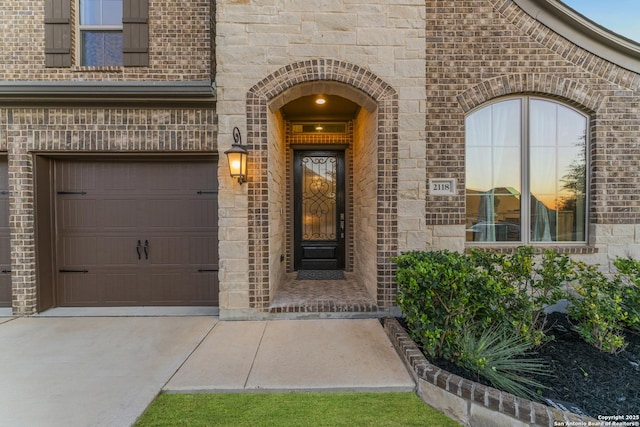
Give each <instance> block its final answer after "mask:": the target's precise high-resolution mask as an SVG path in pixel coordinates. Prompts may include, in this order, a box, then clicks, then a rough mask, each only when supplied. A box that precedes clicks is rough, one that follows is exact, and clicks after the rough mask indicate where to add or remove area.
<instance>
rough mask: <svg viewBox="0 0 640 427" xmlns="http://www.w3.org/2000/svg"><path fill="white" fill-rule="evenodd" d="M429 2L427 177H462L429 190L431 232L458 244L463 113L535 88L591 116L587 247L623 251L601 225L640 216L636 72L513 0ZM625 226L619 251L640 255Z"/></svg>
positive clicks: (638, 78)
mask: <svg viewBox="0 0 640 427" xmlns="http://www.w3.org/2000/svg"><path fill="white" fill-rule="evenodd" d="M426 8H427V13H426V15H427V20H426V22H427V27H426V28H427V29H426V51H427V57H428V61H427V73H426V75H427V82H426V88H427V95H426V100H427V115H426V120H427V128H426V129H427V138H426V149H427V165H426V178H427V180H428V179H429V178H436V177H450V178H456V180H457V183H458V189H457V195H456V196H427V198H426V202H427V203H426V209H427V213H426V221H427V224H429V228H430V230H431V231H430V233H433V234H434V235H438V234H439V235H449V236H450V237H454V236H456V235H458V236H459V237H458V243H456V242H455V238H454V240H452V241H449V243H447V244H448V245H450V246H453V247H456V248H458V249H460V248H461V247H462V246H463V244H464V235H463V234H460V231H461V230H462V231H463V229H462V228H461V227H460V225H461V224H463V223H464V220H465V202H464V188H465V180H464V178H465V177H464V167H465V151H464V147H465V139H464V116H465V114H466V113H468V112H469V111H470V110H471V109H473V108H474V107H477V106H479V105H481V104H483V103H484V102H488V101H490V100H492V99H495V98H497V97H500V96H505V95H510V94H539V95H542V96H549V97H552V98H556V99H559V100H562V101H564V102H568V103H569V104H571V105H573V106H574V107H576V108H579V109H581V110H582V111H583V112H585V113H587V114H588V115H589V116H590V118H591V128H590V138H591V142H590V145H589V151H590V152H589V155H590V160H591V169H590V215H589V217H590V222H591V224H592V227H591V232H592V234H591V244H592V245H595V247H597V248H598V249H600V251H604V252H607V251H616V250H617V251H618V252H620V251H621V250H622V249H621V248H620V247H618V248H617V249H615V248H612V247H611V245H610V243H611V242H608V241H607V240H608V239H607V238H606V237H604V236H603V235H602V233H601V230H602V228H601V226H600V225H601V224H611V225H616V224H637V223H638V222H640V221H639V220H640V198H639V197H638V196H637V185H638V170H639V167H640V144H638V138H639V137H640V91H639V85H640V76H639V75H638V74H635V73H633V72H631V71H628V70H625V69H623V68H621V67H619V66H617V65H614V64H611V63H609V62H607V61H605V60H603V59H601V58H599V57H597V56H595V55H593V54H591V53H589V52H587V51H585V50H584V49H581V48H579V47H577V46H575V45H573V44H572V43H571V42H569V41H568V40H566V39H564V38H562V37H560V36H559V35H557V34H555V33H553V32H552V31H550V30H549V29H548V28H546V27H545V26H544V25H542V24H540V23H539V22H537V21H536V20H534V19H533V18H532V17H530V16H529V15H528V14H526V13H525V12H524V11H522V10H521V9H520V8H519V7H518V6H517V5H516V4H515V3H514V2H513V1H512V0H473V1H455V2H453V1H451V2H442V1H427V2H426ZM614 228H615V227H614ZM626 232H627V233H631V235H627V239H626V240H627V243H625V244H624V246H625V250H626V251H627V252H629V251H630V253H631V254H636V255H640V249H639V248H640V247H639V246H638V244H639V243H640V236H639V235H638V233H637V229H634V228H633V227H632V229H631V230H630V229H629V228H626ZM619 233H624V232H622V231H620V232H619ZM432 244H433V246H434V247H439V246H440V245H441V243H438V241H437V239H436V241H434V242H432ZM592 258H593V257H592ZM593 259H596V258H593ZM597 260H598V261H602V260H603V258H602V257H600V258H597Z"/></svg>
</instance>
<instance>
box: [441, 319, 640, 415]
mask: <svg viewBox="0 0 640 427" xmlns="http://www.w3.org/2000/svg"><path fill="white" fill-rule="evenodd" d="M547 320H548V324H549V325H552V326H551V329H550V331H549V334H551V335H554V336H555V340H553V341H551V342H549V343H547V344H545V345H543V346H542V347H541V348H540V349H538V353H537V354H536V355H535V356H534V357H537V358H541V359H543V360H545V361H546V363H547V364H548V365H549V374H550V376H548V377H542V378H537V380H538V381H539V382H541V383H543V384H545V385H547V386H548V387H550V389H548V390H544V391H543V397H545V398H549V399H552V400H553V401H554V402H561V403H563V404H564V406H566V407H571V405H574V406H577V407H578V408H579V410H574V411H573V412H577V413H579V412H580V410H581V411H582V413H583V414H586V415H589V416H591V417H594V418H597V417H598V415H637V414H639V413H640V366H639V365H638V364H639V363H640V335H639V334H636V333H632V332H628V333H626V341H627V343H628V345H627V347H626V349H625V350H623V351H621V352H620V353H618V354H609V353H606V352H602V351H600V350H598V349H596V348H595V347H592V346H590V345H589V344H587V343H585V342H584V341H583V340H582V338H580V336H579V335H578V333H577V332H575V331H574V330H573V326H572V324H571V322H570V321H569V319H568V318H567V316H566V315H564V314H560V313H553V314H552V315H550V316H549V317H548V319H547ZM429 361H430V362H431V363H432V364H434V365H436V366H439V367H440V368H442V369H445V370H447V371H449V372H451V373H454V374H456V375H459V376H461V377H464V378H467V379H470V380H472V381H476V382H479V383H482V384H485V385H490V384H489V383H487V382H486V381H485V380H484V379H483V378H478V377H477V375H476V374H475V373H472V372H469V371H467V370H465V369H464V368H460V367H458V366H457V365H455V364H453V363H451V362H449V361H448V360H437V359H436V360H431V359H430V360H429ZM552 406H553V405H552Z"/></svg>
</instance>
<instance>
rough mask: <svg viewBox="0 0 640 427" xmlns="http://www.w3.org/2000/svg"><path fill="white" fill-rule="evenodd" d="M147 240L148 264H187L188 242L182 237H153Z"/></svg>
mask: <svg viewBox="0 0 640 427" xmlns="http://www.w3.org/2000/svg"><path fill="white" fill-rule="evenodd" d="M147 241H148V240H147ZM147 241H145V242H147ZM148 242H149V245H148V246H149V249H148V253H149V263H150V264H152V265H153V264H158V265H165V266H172V267H173V266H176V265H188V264H189V242H188V241H187V240H186V239H185V238H184V237H182V236H165V237H154V238H153V239H151V240H150V241H148ZM145 256H146V255H145Z"/></svg>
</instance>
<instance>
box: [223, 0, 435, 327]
mask: <svg viewBox="0 0 640 427" xmlns="http://www.w3.org/2000/svg"><path fill="white" fill-rule="evenodd" d="M424 11H425V5H424V2H423V1H419V0H409V1H405V2H402V3H398V4H389V3H388V2H385V1H374V2H370V1H366V2H365V1H362V0H356V1H351V0H348V1H347V0H331V1H328V2H323V3H322V5H318V4H315V3H313V2H308V1H305V0H293V1H287V2H284V3H283V2H278V1H275V0H257V1H252V2H245V1H241V2H239V1H231V0H229V1H218V2H216V17H217V19H216V28H217V34H216V63H217V64H218V68H217V74H216V85H217V108H218V114H219V116H220V120H219V122H220V132H219V134H218V142H219V144H218V145H219V147H220V150H221V151H223V150H224V149H226V147H227V146H229V145H230V142H231V138H230V135H231V130H232V128H233V127H234V126H238V127H239V128H240V129H241V131H242V133H243V135H244V134H246V138H245V141H246V143H247V145H248V147H249V151H250V154H249V161H250V165H249V182H248V183H247V184H246V185H244V186H242V187H239V186H233V185H231V184H229V186H227V183H226V182H225V180H224V179H221V188H220V192H221V195H222V196H221V197H224V198H225V199H228V203H227V201H225V202H224V206H225V208H224V210H221V236H222V237H221V241H220V253H221V254H223V257H226V259H221V275H220V288H221V301H224V305H223V304H221V309H220V315H221V317H222V318H251V317H260V316H261V315H262V314H261V313H265V312H266V311H267V310H268V307H269V303H270V302H271V301H272V299H273V297H274V293H275V290H276V288H277V285H278V283H277V282H278V281H279V280H280V279H278V278H277V277H280V276H281V274H282V271H284V270H289V269H290V268H291V261H290V254H291V250H290V248H287V247H286V246H287V245H288V244H289V243H288V242H282V240H281V238H280V237H279V236H276V234H275V232H274V231H273V230H275V229H280V230H281V229H283V228H285V229H286V219H284V221H281V220H280V218H279V216H280V209H279V206H284V207H285V209H283V211H284V212H286V211H287V209H286V203H287V201H286V197H287V195H286V194H283V192H282V191H281V189H279V190H278V191H273V192H272V191H271V189H274V188H275V187H276V186H278V185H279V184H278V182H282V178H281V176H282V175H281V171H282V170H286V165H285V168H284V169H283V166H282V164H281V163H282V161H283V159H277V158H276V157H278V156H281V155H282V154H284V155H285V156H286V153H282V150H281V147H278V146H277V144H278V142H276V141H274V139H275V135H276V133H277V131H275V130H274V129H272V128H274V127H280V126H283V124H281V123H280V122H281V119H280V118H278V109H279V108H280V107H281V106H283V105H284V104H285V103H286V102H288V100H293V99H296V98H298V97H301V96H305V95H310V94H313V93H320V92H322V93H327V94H332V95H339V96H342V97H345V98H348V99H350V100H352V101H353V102H356V103H357V104H359V105H361V106H363V110H366V112H367V113H366V114H365V115H361V116H359V117H358V118H356V120H355V121H354V141H353V169H352V170H353V171H359V170H360V169H359V166H358V163H357V162H358V161H363V162H364V163H362V165H364V164H365V163H366V165H367V166H368V169H367V170H369V172H370V173H367V175H366V176H364V175H362V174H361V178H362V179H361V180H358V176H357V175H356V173H355V172H354V173H353V174H352V175H351V176H350V177H348V179H351V180H352V182H353V185H352V186H351V188H348V189H347V191H350V192H352V194H351V196H350V197H351V198H352V200H353V206H352V208H353V216H352V220H353V224H354V225H353V229H352V230H350V232H351V234H350V235H351V236H354V237H353V239H351V240H350V241H349V244H350V245H353V249H352V250H351V254H350V255H352V256H353V259H349V261H348V263H349V268H353V270H354V272H356V273H357V274H358V275H359V276H361V277H363V279H364V280H363V281H364V282H365V284H366V286H367V289H368V290H369V293H371V294H372V296H374V297H375V299H376V302H377V304H378V305H379V306H380V307H381V309H382V310H389V309H390V308H391V306H392V305H393V298H394V290H395V285H394V267H393V264H392V263H391V261H390V258H391V257H392V256H393V255H396V254H397V253H398V251H400V250H407V249H419V248H422V247H424V241H425V238H424V236H425V235H426V234H425V233H426V230H425V227H424V196H425V192H426V185H425V182H424V165H425V159H424V156H425V147H424V123H425V110H424V105H425V100H424V94H425V84H424V82H425V71H426V68H425V63H426V62H425V59H426V58H425V55H426V52H425V50H424V35H425V30H424V26H425V14H424ZM280 144H282V141H280ZM347 154H349V153H347ZM358 156H359V157H358ZM348 158H349V156H347V160H348ZM221 163H223V162H221ZM401 164H403V165H404V166H403V167H400V165H401ZM221 167H224V166H222V165H221ZM287 173H289V172H287ZM359 181H362V182H363V183H366V191H365V192H359V191H360V190H358V184H360V182H359ZM360 188H361V189H362V187H360ZM363 191H364V190H363ZM365 194H367V197H368V199H367V200H365V197H364V195H365ZM371 197H372V198H371ZM273 198H275V199H277V200H273ZM232 200H235V205H233V204H232V203H231V201H232ZM233 206H235V208H234V207H233ZM350 207H351V206H350ZM225 217H228V218H229V219H231V218H233V224H234V227H237V228H238V229H241V228H242V227H246V232H247V234H248V241H247V240H243V239H241V238H238V239H235V238H234V239H227V238H226V237H225V235H224V233H223V232H222V228H223V227H224V225H223V224H222V222H224V221H225ZM361 220H363V221H361ZM283 223H284V224H285V225H284V227H283V225H282V224H283ZM357 227H361V228H360V229H359V230H357ZM272 240H273V241H272ZM287 240H289V238H287ZM283 245H284V246H285V247H284V248H283ZM283 252H284V253H285V255H286V256H285V258H286V259H285V262H283V263H280V262H279V260H277V258H279V255H280V254H281V253H283ZM247 259H248V261H249V262H248V263H247V262H246V261H247ZM274 265H275V268H273V267H274ZM274 277H275V278H274Z"/></svg>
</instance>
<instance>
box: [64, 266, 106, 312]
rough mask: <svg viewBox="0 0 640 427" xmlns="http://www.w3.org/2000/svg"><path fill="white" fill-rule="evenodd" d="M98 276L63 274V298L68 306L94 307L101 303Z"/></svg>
mask: <svg viewBox="0 0 640 427" xmlns="http://www.w3.org/2000/svg"><path fill="white" fill-rule="evenodd" d="M98 279H99V278H98V276H97V275H96V274H90V273H61V274H60V275H59V279H58V280H59V281H60V285H61V289H62V290H63V294H62V298H63V300H64V301H65V302H66V303H67V304H65V305H67V306H75V307H82V306H92V305H96V304H99V303H100V291H99V286H98Z"/></svg>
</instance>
